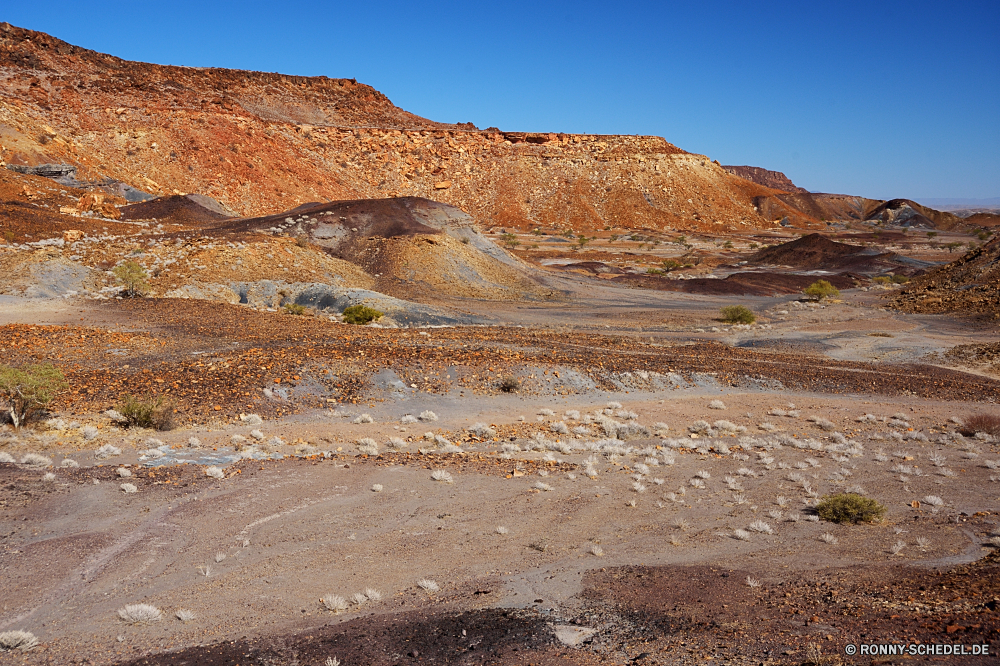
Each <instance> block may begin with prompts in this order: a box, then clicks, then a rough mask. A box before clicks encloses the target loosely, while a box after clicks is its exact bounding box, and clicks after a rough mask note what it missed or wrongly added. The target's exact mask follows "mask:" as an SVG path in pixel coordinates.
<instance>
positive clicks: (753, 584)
mask: <svg viewBox="0 0 1000 666" xmlns="http://www.w3.org/2000/svg"><path fill="white" fill-rule="evenodd" d="M747 587H749V588H752V589H756V588H758V587H760V581H759V580H757V579H756V578H754V577H752V576H747Z"/></svg>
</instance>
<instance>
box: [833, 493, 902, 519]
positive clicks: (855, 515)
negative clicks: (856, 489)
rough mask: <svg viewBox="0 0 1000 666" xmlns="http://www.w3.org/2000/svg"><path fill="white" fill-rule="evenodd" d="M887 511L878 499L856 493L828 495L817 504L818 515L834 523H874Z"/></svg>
mask: <svg viewBox="0 0 1000 666" xmlns="http://www.w3.org/2000/svg"><path fill="white" fill-rule="evenodd" d="M885 512H886V508H885V507H884V506H883V505H881V504H879V503H878V501H876V500H874V499H872V498H870V497H863V496H862V495H858V494H856V493H837V494H836V495H827V496H826V497H824V498H823V499H822V500H821V501H820V502H819V503H818V504H817V505H816V513H817V515H818V516H819V517H820V518H821V519H823V520H827V521H830V522H833V523H874V522H877V521H879V520H881V519H882V516H884V515H885Z"/></svg>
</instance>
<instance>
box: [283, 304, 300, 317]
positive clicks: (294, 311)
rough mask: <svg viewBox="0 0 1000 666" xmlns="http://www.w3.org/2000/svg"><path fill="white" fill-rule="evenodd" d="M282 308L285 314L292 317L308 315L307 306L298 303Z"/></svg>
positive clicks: (285, 305)
mask: <svg viewBox="0 0 1000 666" xmlns="http://www.w3.org/2000/svg"><path fill="white" fill-rule="evenodd" d="M282 308H283V309H284V311H285V314H290V315H303V314H305V313H306V306H304V305H299V304H298V303H285V304H284V305H283V306H282Z"/></svg>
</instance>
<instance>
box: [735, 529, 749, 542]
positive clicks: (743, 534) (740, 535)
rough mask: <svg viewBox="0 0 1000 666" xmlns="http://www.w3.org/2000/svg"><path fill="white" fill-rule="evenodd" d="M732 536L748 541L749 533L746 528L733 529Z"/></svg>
mask: <svg viewBox="0 0 1000 666" xmlns="http://www.w3.org/2000/svg"><path fill="white" fill-rule="evenodd" d="M733 538H734V539H739V540H740V541H749V540H750V533H749V532H747V531H746V530H735V531H734V532H733Z"/></svg>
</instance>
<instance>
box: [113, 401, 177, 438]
mask: <svg viewBox="0 0 1000 666" xmlns="http://www.w3.org/2000/svg"><path fill="white" fill-rule="evenodd" d="M115 411H116V412H118V413H119V414H121V416H122V422H123V423H124V424H125V427H126V428H152V429H154V430H170V429H171V428H173V426H174V408H173V405H172V404H171V403H170V401H169V400H168V399H167V398H166V396H162V395H160V396H151V395H147V396H143V397H141V398H140V397H136V396H134V395H129V394H125V395H123V396H122V398H121V402H119V403H118V406H117V407H116V408H115Z"/></svg>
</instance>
